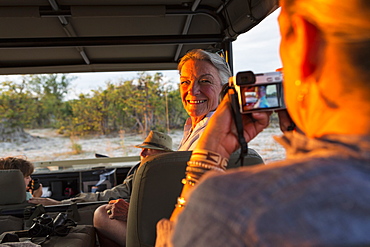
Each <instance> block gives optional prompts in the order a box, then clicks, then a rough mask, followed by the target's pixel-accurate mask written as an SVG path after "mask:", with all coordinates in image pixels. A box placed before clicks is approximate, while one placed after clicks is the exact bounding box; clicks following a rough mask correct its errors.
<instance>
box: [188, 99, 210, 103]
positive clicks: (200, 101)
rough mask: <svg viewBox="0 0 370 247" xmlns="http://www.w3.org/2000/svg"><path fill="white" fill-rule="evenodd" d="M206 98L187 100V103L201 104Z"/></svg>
mask: <svg viewBox="0 0 370 247" xmlns="http://www.w3.org/2000/svg"><path fill="white" fill-rule="evenodd" d="M206 101H207V100H187V102H188V103H189V104H202V103H204V102H206Z"/></svg>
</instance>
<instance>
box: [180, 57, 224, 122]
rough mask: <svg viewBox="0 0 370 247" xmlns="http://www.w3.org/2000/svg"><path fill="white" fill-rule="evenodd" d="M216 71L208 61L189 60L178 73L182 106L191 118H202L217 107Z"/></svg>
mask: <svg viewBox="0 0 370 247" xmlns="http://www.w3.org/2000/svg"><path fill="white" fill-rule="evenodd" d="M221 89H222V86H221V79H220V76H219V73H218V70H217V69H216V68H215V67H214V66H213V65H212V64H211V63H210V62H208V61H203V60H192V59H189V60H188V61H186V62H185V63H184V65H183V66H182V68H181V71H180V93H181V100H182V104H183V105H184V108H185V110H186V112H187V113H188V114H189V116H190V117H192V118H203V117H204V116H205V115H207V114H208V113H209V112H210V111H212V110H215V109H216V107H217V105H218V99H219V94H220V92H221Z"/></svg>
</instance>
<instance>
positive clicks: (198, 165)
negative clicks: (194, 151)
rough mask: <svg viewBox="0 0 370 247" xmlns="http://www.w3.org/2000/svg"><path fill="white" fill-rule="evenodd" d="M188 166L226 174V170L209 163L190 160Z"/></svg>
mask: <svg viewBox="0 0 370 247" xmlns="http://www.w3.org/2000/svg"><path fill="white" fill-rule="evenodd" d="M187 164H188V166H190V167H196V168H204V169H206V170H215V171H220V172H224V171H225V169H224V168H222V167H220V166H216V165H212V164H208V163H206V162H202V161H194V160H190V161H188V163H187Z"/></svg>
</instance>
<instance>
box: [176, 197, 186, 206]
mask: <svg viewBox="0 0 370 247" xmlns="http://www.w3.org/2000/svg"><path fill="white" fill-rule="evenodd" d="M185 205H186V200H185V198H184V197H177V203H176V205H175V207H177V208H183V207H185Z"/></svg>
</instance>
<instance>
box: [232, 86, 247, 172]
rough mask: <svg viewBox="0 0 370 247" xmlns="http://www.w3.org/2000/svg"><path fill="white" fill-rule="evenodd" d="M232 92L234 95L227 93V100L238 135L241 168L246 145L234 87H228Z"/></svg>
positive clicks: (245, 154)
mask: <svg viewBox="0 0 370 247" xmlns="http://www.w3.org/2000/svg"><path fill="white" fill-rule="evenodd" d="M230 89H231V90H233V91H234V93H233V94H230V93H229V99H230V102H231V111H232V113H233V117H234V123H235V126H236V130H237V133H238V141H239V144H240V157H239V159H240V164H241V166H243V165H244V164H243V162H244V158H245V157H246V156H247V155H248V143H247V142H246V141H245V138H244V134H243V131H244V130H243V119H242V114H241V113H240V106H239V103H238V94H237V92H236V91H235V88H234V87H229V90H230Z"/></svg>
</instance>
